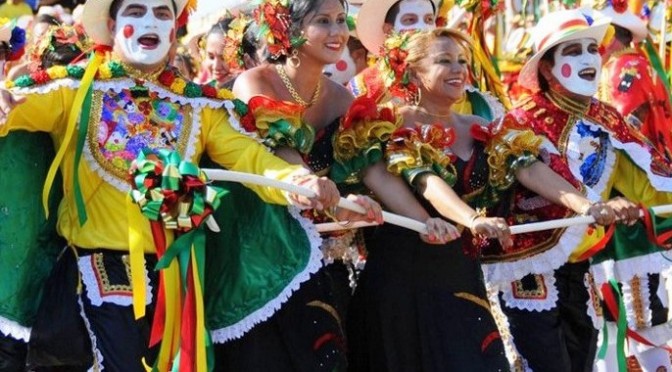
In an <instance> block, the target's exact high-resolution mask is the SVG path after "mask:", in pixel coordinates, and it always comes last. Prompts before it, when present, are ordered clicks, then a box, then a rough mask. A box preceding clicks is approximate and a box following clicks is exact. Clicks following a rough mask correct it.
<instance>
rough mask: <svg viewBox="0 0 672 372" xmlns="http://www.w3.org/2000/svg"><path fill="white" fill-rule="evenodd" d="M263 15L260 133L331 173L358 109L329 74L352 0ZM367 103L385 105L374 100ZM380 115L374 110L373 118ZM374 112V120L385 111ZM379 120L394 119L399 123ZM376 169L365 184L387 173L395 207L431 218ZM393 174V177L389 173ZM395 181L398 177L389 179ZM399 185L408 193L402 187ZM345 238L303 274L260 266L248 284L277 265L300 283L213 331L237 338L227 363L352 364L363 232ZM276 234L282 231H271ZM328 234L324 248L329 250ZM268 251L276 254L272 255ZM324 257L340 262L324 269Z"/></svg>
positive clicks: (282, 366) (269, 6)
mask: <svg viewBox="0 0 672 372" xmlns="http://www.w3.org/2000/svg"><path fill="white" fill-rule="evenodd" d="M255 17H256V18H257V20H258V23H259V28H260V30H261V31H262V33H261V35H263V38H264V41H265V42H266V46H267V49H268V55H269V61H270V62H271V63H270V64H266V65H260V66H257V67H255V68H253V69H251V70H247V71H245V72H244V73H242V74H241V75H240V76H239V77H238V79H237V80H236V83H235V85H234V92H236V94H237V96H238V97H240V99H242V100H244V101H247V102H248V107H249V113H250V114H251V115H252V120H251V123H250V124H252V130H253V131H254V132H255V133H254V134H253V135H255V136H257V137H258V138H259V139H260V140H261V141H262V142H264V143H265V144H266V145H268V146H269V147H271V148H273V150H274V151H275V153H276V155H278V156H280V157H283V158H285V159H287V160H288V161H290V162H292V163H295V164H300V165H302V166H303V167H305V168H307V169H310V170H312V171H313V172H315V173H316V174H329V172H330V169H331V167H332V165H333V163H334V153H333V148H332V138H333V137H334V134H335V133H336V132H337V131H338V130H339V123H340V122H341V117H343V116H344V115H345V114H346V111H348V107H349V105H350V104H351V102H352V97H351V96H350V95H349V93H348V92H347V91H346V90H345V88H344V87H342V86H340V85H339V84H337V83H335V82H332V81H330V80H328V79H327V78H326V77H325V76H323V75H322V73H321V72H322V69H323V68H324V66H325V65H326V64H329V63H333V62H334V61H335V60H337V59H338V58H339V57H340V54H341V52H342V51H343V48H344V47H345V43H346V41H347V38H348V29H347V25H346V20H345V18H346V13H345V7H344V1H341V0H320V1H309V0H295V1H277V0H268V1H264V2H262V4H261V5H260V7H259V8H258V9H257V11H256V13H255ZM306 97H310V98H306ZM367 107H369V108H373V110H374V111H376V108H375V105H373V104H372V105H370V106H367ZM376 114H377V113H375V112H374V113H373V116H375V115H376ZM371 119H372V121H374V120H373V119H375V117H371ZM377 125H387V126H388V127H390V126H393V124H391V123H389V122H386V123H381V124H377ZM383 129H384V128H383ZM374 151H375V149H374ZM371 168H374V169H372V170H371V171H369V172H364V173H366V174H365V176H364V179H365V183H367V185H369V183H370V182H371V181H372V180H375V179H376V177H380V178H378V181H375V182H374V183H375V184H376V185H377V186H378V189H381V190H382V189H383V187H382V186H383V185H385V187H387V188H388V189H389V190H390V191H392V193H389V194H388V200H386V199H385V198H383V200H384V201H385V202H387V203H389V204H388V206H391V208H392V209H393V210H394V209H395V207H396V208H397V211H400V212H402V213H403V212H406V213H404V214H407V215H410V216H412V217H414V218H416V219H418V220H421V221H426V220H428V215H427V214H426V212H425V211H424V210H423V209H422V208H421V207H420V206H419V204H418V203H415V204H411V205H407V202H406V201H405V199H404V195H407V196H408V199H407V200H410V201H413V202H414V199H413V198H412V195H411V194H410V193H409V192H408V191H407V190H406V188H405V186H404V185H403V183H401V182H400V180H398V179H396V178H395V177H391V175H389V174H388V173H387V172H386V171H385V168H384V166H383V164H382V163H379V164H378V166H374V167H371ZM385 176H390V177H388V178H383V177H385ZM389 179H391V181H389V182H387V183H384V182H383V181H387V180H389ZM373 188H374V190H375V187H373ZM395 190H400V192H399V193H398V194H394V191H395ZM404 192H406V194H404ZM389 196H391V197H389ZM349 198H350V199H352V200H355V201H356V202H358V203H360V204H361V205H362V206H364V207H365V208H366V209H367V211H368V213H367V216H365V217H364V218H365V219H367V220H376V221H378V222H380V221H381V218H380V207H379V206H378V204H377V203H375V202H373V201H371V200H370V199H369V198H367V197H363V196H354V195H351V196H349ZM400 205H401V206H400ZM304 215H305V213H304ZM308 217H309V218H311V219H313V220H319V219H327V218H333V219H335V220H337V221H342V222H343V223H346V224H347V223H348V222H346V221H354V220H356V219H357V218H356V216H355V215H353V214H352V213H350V212H348V211H345V210H342V209H340V208H336V209H335V210H331V211H328V212H327V213H325V214H314V213H312V212H311V213H309V214H308ZM360 219H361V218H360ZM283 221H284V222H283ZM290 222H291V221H289V222H287V221H285V220H281V223H278V224H276V225H275V229H280V230H285V229H287V227H292V226H293V224H292V223H290ZM429 222H430V233H431V234H433V235H435V236H434V237H432V238H433V239H435V240H437V241H443V240H445V239H446V238H448V236H449V235H450V234H453V236H454V235H455V231H452V230H451V231H449V229H450V226H449V225H448V224H447V223H445V222H441V221H438V220H431V221H429ZM307 225H308V227H310V225H311V223H310V222H307ZM279 226H281V227H279ZM271 233H272V234H273V235H272V236H275V235H277V232H276V233H273V232H272V231H269V232H268V234H271ZM341 237H342V238H343V239H344V241H343V242H341V243H338V242H336V240H331V239H328V238H326V237H325V239H324V240H322V239H320V238H319V237H315V238H314V240H315V241H316V243H317V244H313V245H312V246H311V247H309V248H310V250H308V253H309V254H310V258H309V263H308V265H307V267H306V269H305V270H304V271H302V272H298V273H296V272H294V271H289V270H284V271H280V269H282V268H283V267H284V266H286V265H285V262H286V261H287V260H286V259H285V260H283V261H282V262H280V263H276V262H275V261H272V260H269V261H268V262H266V263H265V265H264V266H261V264H264V263H260V266H258V268H257V270H256V271H257V273H256V274H255V276H254V277H251V278H249V280H248V281H247V284H256V283H258V282H259V281H260V280H259V279H258V278H260V277H261V276H264V277H267V276H268V273H269V272H271V273H275V272H277V273H278V274H277V280H281V281H286V280H290V281H291V283H290V284H291V285H289V286H288V287H287V288H289V291H285V292H284V293H282V294H280V295H279V296H278V297H276V298H275V299H273V300H272V301H270V302H269V304H270V305H271V306H263V307H261V308H260V309H258V310H256V311H255V312H253V313H251V314H249V316H247V317H245V319H243V321H241V322H239V323H238V324H239V325H238V327H237V329H236V328H235V327H229V328H228V329H220V330H214V331H213V335H214V339H215V341H218V339H219V340H221V339H220V337H218V336H221V335H223V334H224V332H227V333H226V334H227V335H228V338H229V339H228V340H226V339H225V340H224V341H228V342H227V343H225V344H224V345H222V346H220V347H219V348H218V350H217V363H218V365H217V366H218V368H220V369H222V370H246V371H256V370H268V369H272V370H278V371H285V370H287V371H319V370H329V371H332V370H344V369H345V367H346V365H347V362H346V357H345V356H346V353H345V347H346V340H345V337H344V329H343V327H344V321H345V307H346V306H347V302H348V297H349V293H350V288H349V287H348V284H349V283H348V278H347V271H346V270H345V266H344V265H343V264H342V260H343V259H344V258H343V256H344V255H345V254H347V253H348V250H349V246H350V245H351V244H356V242H354V241H353V239H355V238H354V233H350V232H348V233H345V234H343V235H342V236H341ZM266 239H267V240H270V239H273V238H272V237H271V236H267V238H266ZM285 240H287V239H285ZM320 241H322V242H323V244H322V249H323V250H324V253H322V252H321V251H320ZM272 243H273V242H272ZM283 243H284V241H278V242H277V243H275V246H274V248H275V249H276V250H277V249H279V247H282V248H283V249H287V250H288V251H290V252H296V253H294V254H296V255H303V254H305V252H306V251H307V249H308V248H305V244H304V245H299V246H295V247H289V246H287V247H285V245H284V244H283ZM332 243H333V244H332ZM221 246H223V245H221ZM261 253H262V254H264V257H267V256H268V257H270V253H267V252H261ZM276 257H277V255H276ZM280 258H282V257H280ZM323 259H324V261H326V262H330V261H336V262H334V263H333V264H330V265H327V266H326V267H322V266H323V264H322V260H323ZM245 264H247V262H245ZM241 266H242V265H241ZM236 267H238V265H236ZM251 282H252V283H251ZM236 290H239V289H238V288H236ZM257 293H259V290H257V291H255V292H254V293H250V295H249V296H248V297H247V298H246V300H247V302H252V301H255V299H254V298H253V297H252V296H255V295H256V294H257ZM222 295H224V296H226V291H222ZM264 295H266V291H265V288H264ZM221 308H222V309H223V311H224V312H226V311H228V312H229V313H233V312H238V311H231V307H230V306H229V307H224V306H223V307H221ZM224 315H226V314H224ZM250 323H251V324H250ZM235 331H237V333H236V332H235ZM234 333H235V334H234ZM234 338H240V339H238V340H235V339H234ZM231 339H233V340H231ZM259 355H264V358H260V357H259Z"/></svg>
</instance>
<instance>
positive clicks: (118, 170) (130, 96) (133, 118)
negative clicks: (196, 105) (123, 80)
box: [85, 87, 192, 191]
mask: <svg viewBox="0 0 672 372" xmlns="http://www.w3.org/2000/svg"><path fill="white" fill-rule="evenodd" d="M191 135H192V108H191V106H189V105H180V104H179V103H176V102H173V101H171V100H170V99H169V98H161V97H159V96H158V94H157V93H155V92H152V91H150V90H148V89H145V88H143V87H133V88H127V89H122V90H120V91H118V92H116V91H112V90H108V91H105V92H101V91H94V93H93V100H92V107H91V114H90V119H89V128H88V133H87V145H86V146H85V151H86V153H87V159H88V161H89V163H90V166H91V167H92V168H93V169H94V170H96V172H97V173H98V174H99V175H100V176H101V177H102V178H103V179H105V180H106V181H108V182H110V183H111V184H113V185H115V187H117V188H119V189H120V190H121V191H127V190H128V186H127V179H128V171H129V169H130V166H131V163H132V162H133V160H134V159H135V158H136V157H137V156H138V154H139V153H140V152H141V151H142V150H143V149H145V148H149V149H157V150H158V149H164V148H169V149H172V150H175V151H178V152H179V153H180V155H182V156H184V155H185V152H186V148H187V146H188V142H189V137H190V136H191Z"/></svg>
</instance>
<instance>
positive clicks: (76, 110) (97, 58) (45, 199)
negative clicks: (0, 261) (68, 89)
mask: <svg viewBox="0 0 672 372" xmlns="http://www.w3.org/2000/svg"><path fill="white" fill-rule="evenodd" d="M102 61H103V55H102V52H95V53H94V55H93V58H91V61H90V62H89V65H88V66H87V67H86V71H84V76H83V77H82V80H81V83H80V85H79V89H78V90H77V94H76V95H75V100H74V102H73V103H72V108H71V109H70V116H69V117H68V126H67V127H66V129H65V137H64V138H63V143H62V144H61V146H60V147H59V148H58V152H57V153H56V156H55V157H54V161H53V162H52V163H51V166H50V167H49V172H48V173H47V178H46V179H45V181H44V188H43V189H42V207H43V208H44V213H45V214H46V217H47V218H49V192H50V191H51V187H52V186H53V184H54V179H55V178H56V173H57V172H58V168H59V167H60V165H61V163H62V162H63V157H64V156H65V152H66V151H67V149H68V147H69V146H70V141H71V140H72V136H73V134H74V133H75V128H76V127H77V119H78V118H79V114H80V112H81V110H82V106H84V99H85V98H86V93H87V92H88V91H89V87H90V86H91V84H92V83H93V78H94V77H95V76H96V72H97V71H98V66H100V64H101V62H102Z"/></svg>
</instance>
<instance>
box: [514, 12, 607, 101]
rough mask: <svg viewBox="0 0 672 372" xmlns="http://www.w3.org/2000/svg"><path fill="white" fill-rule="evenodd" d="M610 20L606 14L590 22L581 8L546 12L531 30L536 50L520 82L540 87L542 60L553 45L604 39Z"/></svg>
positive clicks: (535, 88)
mask: <svg viewBox="0 0 672 372" xmlns="http://www.w3.org/2000/svg"><path fill="white" fill-rule="evenodd" d="M609 22H610V19H609V18H606V17H605V18H601V19H598V20H595V21H594V22H593V23H592V24H588V20H587V19H586V17H585V16H584V15H583V13H581V11H580V10H578V9H569V10H560V11H557V12H552V13H548V14H546V15H545V16H544V17H542V18H541V19H540V20H539V23H537V26H536V27H534V29H533V30H532V32H531V33H532V39H533V40H534V52H535V53H534V55H533V56H532V57H531V58H530V59H529V60H528V61H527V63H525V65H524V66H523V68H522V70H520V75H518V83H519V84H520V85H521V86H523V87H525V88H527V89H531V90H538V89H539V81H538V78H537V75H538V71H539V61H540V60H541V57H543V56H544V54H546V52H547V51H548V50H549V49H551V48H553V47H554V46H556V45H558V44H561V43H564V42H567V41H571V40H578V39H594V40H596V41H597V42H598V43H600V42H601V41H602V39H603V38H604V34H605V33H606V32H607V28H608V27H609Z"/></svg>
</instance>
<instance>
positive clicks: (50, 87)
mask: <svg viewBox="0 0 672 372" xmlns="http://www.w3.org/2000/svg"><path fill="white" fill-rule="evenodd" d="M2 84H3V87H4V86H5V82H3V83H2ZM61 88H71V89H73V90H75V89H77V88H79V80H77V79H72V78H63V79H58V80H54V81H51V82H49V83H47V84H44V85H37V86H32V87H26V88H19V87H13V88H11V89H10V91H11V92H12V93H14V94H21V95H23V94H46V93H49V92H52V91H54V90H58V89H61Z"/></svg>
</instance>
